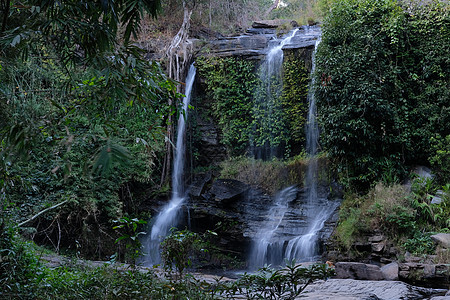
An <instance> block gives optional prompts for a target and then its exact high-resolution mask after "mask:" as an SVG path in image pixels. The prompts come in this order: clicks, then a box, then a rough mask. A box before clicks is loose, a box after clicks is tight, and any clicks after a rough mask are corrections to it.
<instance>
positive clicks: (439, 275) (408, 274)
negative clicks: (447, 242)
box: [398, 262, 450, 289]
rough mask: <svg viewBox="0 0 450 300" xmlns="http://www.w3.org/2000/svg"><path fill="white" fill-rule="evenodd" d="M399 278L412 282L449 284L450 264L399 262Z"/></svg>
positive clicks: (428, 284)
mask: <svg viewBox="0 0 450 300" xmlns="http://www.w3.org/2000/svg"><path fill="white" fill-rule="evenodd" d="M398 275H399V279H400V280H402V281H405V282H408V283H412V284H420V285H423V286H431V287H442V288H447V289H448V287H449V286H450V265H446V264H425V263H418V262H407V263H399V273H398Z"/></svg>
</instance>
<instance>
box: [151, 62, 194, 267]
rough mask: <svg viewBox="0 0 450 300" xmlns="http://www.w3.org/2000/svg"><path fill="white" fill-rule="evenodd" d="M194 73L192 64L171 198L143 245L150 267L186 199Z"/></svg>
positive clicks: (177, 146)
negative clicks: (190, 103)
mask: <svg viewBox="0 0 450 300" xmlns="http://www.w3.org/2000/svg"><path fill="white" fill-rule="evenodd" d="M195 73H196V69H195V67H194V64H192V65H191V66H190V68H189V72H188V75H187V77H186V91H185V94H186V97H184V99H183V111H184V116H183V115H180V118H179V119H178V127H177V143H176V149H175V159H174V163H173V172H172V197H171V199H170V201H169V203H167V205H166V206H164V207H163V209H162V211H161V212H160V213H159V214H158V215H157V216H156V218H155V220H154V223H153V226H152V228H151V232H150V236H149V238H148V240H147V242H146V243H144V253H146V254H147V257H146V258H144V262H145V263H148V264H150V265H155V264H159V263H160V262H161V256H160V253H159V245H160V243H161V241H162V240H163V239H164V238H165V237H166V236H167V234H168V233H169V230H170V228H172V227H174V226H176V225H177V223H178V217H179V212H180V208H181V206H182V204H183V202H184V200H185V198H186V195H185V192H184V183H183V174H184V163H185V155H184V152H185V142H184V137H185V131H186V121H187V117H188V107H189V102H190V100H191V92H192V87H193V85H194V80H195Z"/></svg>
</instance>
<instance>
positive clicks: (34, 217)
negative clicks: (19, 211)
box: [17, 200, 69, 227]
mask: <svg viewBox="0 0 450 300" xmlns="http://www.w3.org/2000/svg"><path fill="white" fill-rule="evenodd" d="M67 202H69V200H64V201H63V202H60V203H58V204H56V205H53V206H52V207H48V208H46V209H44V210H43V211H40V212H39V213H37V214H35V215H34V216H32V217H31V218H30V219H28V220H26V221H23V222H22V223H19V224H18V225H17V226H19V227H22V226H23V225H25V224H27V223H29V222H31V221H33V220H34V219H36V218H37V217H39V216H40V215H42V214H44V213H46V212H48V211H49V210H52V209H55V208H57V207H59V206H61V205H63V204H65V203H67Z"/></svg>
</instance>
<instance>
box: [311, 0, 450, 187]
mask: <svg viewBox="0 0 450 300" xmlns="http://www.w3.org/2000/svg"><path fill="white" fill-rule="evenodd" d="M323 2H325V1H323ZM330 2H331V3H330ZM326 4H327V5H326V6H327V7H329V8H330V10H329V14H328V16H327V17H326V19H325V21H324V25H323V27H322V28H323V35H322V41H321V43H320V45H319V48H318V52H317V55H316V66H317V68H316V70H317V72H316V75H315V76H316V81H315V82H316V85H317V86H316V99H317V106H318V116H319V119H320V125H321V128H322V138H321V141H322V145H323V146H324V148H325V150H326V151H327V152H328V153H329V155H330V158H331V159H332V160H333V161H335V162H336V165H337V166H338V167H340V168H341V169H342V172H340V173H341V174H345V177H344V178H343V179H346V181H347V183H348V184H349V185H350V186H353V188H356V189H358V190H360V191H367V190H368V189H369V188H370V185H371V184H372V183H373V182H376V181H379V180H384V181H385V182H386V183H392V182H396V181H398V180H402V179H403V178H404V177H405V176H406V172H405V171H404V169H405V168H404V165H405V164H406V165H408V164H414V163H417V162H418V161H423V162H426V160H427V159H428V158H429V157H430V154H432V153H431V152H433V153H437V152H436V149H435V150H434V151H430V150H431V149H432V147H431V146H430V139H431V138H432V137H435V136H437V135H440V136H443V137H445V136H446V135H447V133H446V132H445V128H447V127H448V126H447V125H446V124H448V123H449V122H450V119H449V118H450V114H449V113H448V109H447V106H448V101H447V100H445V99H448V98H449V89H448V81H449V76H450V73H449V71H448V70H449V69H450V68H449V65H448V64H449V62H448V60H447V59H446V57H448V56H449V51H450V50H449V49H448V47H446V45H447V44H448V43H449V42H450V40H449V39H450V35H449V31H448V30H449V29H448V28H449V27H448V26H447V24H448V20H449V18H450V14H449V11H448V4H447V3H445V1H430V2H428V3H427V4H424V5H422V4H419V3H418V2H411V3H410V5H409V6H408V7H406V6H403V2H399V1H392V0H383V1H369V0H363V1H360V0H343V1H326ZM425 28H426V29H425ZM425 32H427V33H425ZM431 36H433V38H432V40H433V41H431V38H430V37H431ZM430 53H434V54H433V55H429V54H430ZM431 99H433V100H431ZM380 116H382V117H380ZM443 146H444V145H443V144H442V146H441V145H439V146H437V147H438V148H439V150H440V151H445V150H444V149H445V147H443ZM433 157H434V156H433ZM442 158H443V157H442ZM436 159H438V160H439V161H440V162H439V163H444V164H445V159H443V160H442V159H440V158H438V157H436ZM436 162H437V161H436Z"/></svg>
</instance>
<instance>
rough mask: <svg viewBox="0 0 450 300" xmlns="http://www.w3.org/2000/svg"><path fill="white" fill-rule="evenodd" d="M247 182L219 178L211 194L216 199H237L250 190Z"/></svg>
mask: <svg viewBox="0 0 450 300" xmlns="http://www.w3.org/2000/svg"><path fill="white" fill-rule="evenodd" d="M249 188H250V187H249V186H248V185H246V184H245V183H243V182H241V181H238V180H234V179H217V180H216V181H214V183H213V185H212V187H211V194H212V195H213V196H214V198H215V200H216V201H217V200H218V201H221V202H229V201H232V200H236V199H237V198H238V197H239V196H242V195H243V194H244V193H245V192H247V191H248V190H249Z"/></svg>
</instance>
